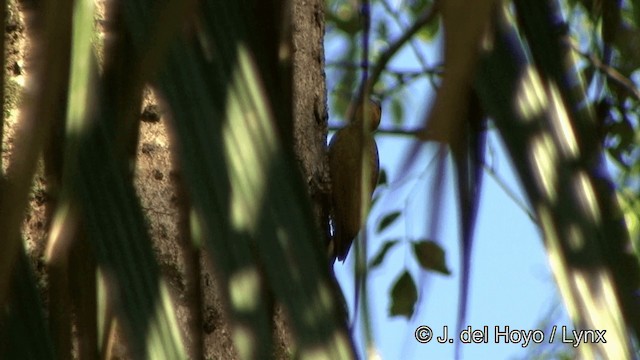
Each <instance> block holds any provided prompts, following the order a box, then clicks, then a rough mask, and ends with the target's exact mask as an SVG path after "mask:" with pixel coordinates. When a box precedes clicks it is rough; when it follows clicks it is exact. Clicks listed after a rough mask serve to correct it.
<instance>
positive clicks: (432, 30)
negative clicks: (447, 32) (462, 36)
mask: <svg viewBox="0 0 640 360" xmlns="http://www.w3.org/2000/svg"><path fill="white" fill-rule="evenodd" d="M439 30H440V20H438V19H436V20H433V21H431V22H429V23H427V24H426V25H425V26H423V27H422V29H420V31H418V34H417V35H418V38H419V39H420V40H423V41H426V42H431V41H433V39H434V38H435V37H436V35H438V32H439Z"/></svg>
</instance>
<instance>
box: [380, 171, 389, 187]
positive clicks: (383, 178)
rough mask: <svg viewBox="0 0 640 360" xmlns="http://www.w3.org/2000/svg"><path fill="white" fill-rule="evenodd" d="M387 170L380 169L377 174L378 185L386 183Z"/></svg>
mask: <svg viewBox="0 0 640 360" xmlns="http://www.w3.org/2000/svg"><path fill="white" fill-rule="evenodd" d="M388 182H389V180H388V179H387V172H386V171H385V170H384V169H380V175H378V186H385V185H388Z"/></svg>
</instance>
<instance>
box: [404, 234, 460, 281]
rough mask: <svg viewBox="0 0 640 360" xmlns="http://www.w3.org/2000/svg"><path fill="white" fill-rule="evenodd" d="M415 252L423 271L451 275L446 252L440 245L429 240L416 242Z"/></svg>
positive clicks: (414, 244)
mask: <svg viewBox="0 0 640 360" xmlns="http://www.w3.org/2000/svg"><path fill="white" fill-rule="evenodd" d="M413 252H414V254H415V255H416V259H417V260H418V264H420V266H421V267H422V268H423V269H425V270H432V271H437V272H439V273H442V274H445V275H451V272H450V271H449V268H448V267H447V263H446V261H445V256H444V250H443V249H442V248H441V247H440V245H438V244H436V243H435V242H433V241H429V240H428V241H418V242H414V243H413Z"/></svg>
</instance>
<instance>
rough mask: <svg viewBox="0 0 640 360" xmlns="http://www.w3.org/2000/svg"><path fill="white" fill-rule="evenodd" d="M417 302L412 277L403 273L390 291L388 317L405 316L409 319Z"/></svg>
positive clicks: (416, 291) (406, 272)
mask: <svg viewBox="0 0 640 360" xmlns="http://www.w3.org/2000/svg"><path fill="white" fill-rule="evenodd" d="M417 301H418V290H417V288H416V284H415V282H414V281H413V277H411V274H409V272H408V271H406V270H405V271H404V273H403V274H402V275H400V278H398V280H397V281H396V283H395V285H393V288H392V289H391V308H390V309H389V315H391V316H405V317H407V318H410V317H411V316H412V315H413V310H414V307H415V305H416V302H417Z"/></svg>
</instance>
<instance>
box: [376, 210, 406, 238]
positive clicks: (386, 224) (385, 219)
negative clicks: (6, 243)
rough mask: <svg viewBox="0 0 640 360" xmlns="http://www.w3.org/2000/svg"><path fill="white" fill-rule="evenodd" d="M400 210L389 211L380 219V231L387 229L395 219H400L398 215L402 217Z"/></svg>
mask: <svg viewBox="0 0 640 360" xmlns="http://www.w3.org/2000/svg"><path fill="white" fill-rule="evenodd" d="M400 214H401V213H400V211H394V212H392V213H389V214H387V215H385V217H383V218H382V220H380V224H378V231H377V232H378V233H380V232H382V230H384V229H386V228H388V227H389V225H391V224H393V222H394V221H396V219H398V217H400Z"/></svg>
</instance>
